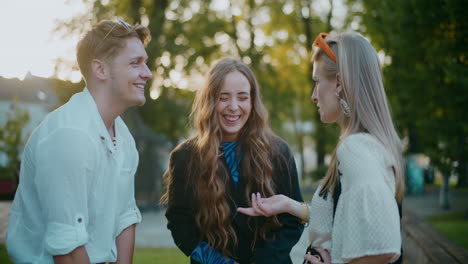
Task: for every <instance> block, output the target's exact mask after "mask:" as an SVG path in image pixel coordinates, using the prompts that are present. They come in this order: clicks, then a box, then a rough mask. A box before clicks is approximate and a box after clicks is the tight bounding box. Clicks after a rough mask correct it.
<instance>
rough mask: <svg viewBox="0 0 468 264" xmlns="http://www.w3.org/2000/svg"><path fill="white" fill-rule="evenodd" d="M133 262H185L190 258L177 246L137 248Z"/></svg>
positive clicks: (139, 263) (138, 263) (167, 263)
mask: <svg viewBox="0 0 468 264" xmlns="http://www.w3.org/2000/svg"><path fill="white" fill-rule="evenodd" d="M133 263H135V264H151V263H164V264H186V263H190V260H189V259H188V258H187V257H186V256H185V255H184V253H182V251H180V250H179V249H178V248H137V249H136V250H135V256H134V257H133Z"/></svg>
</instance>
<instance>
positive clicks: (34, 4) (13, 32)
mask: <svg viewBox="0 0 468 264" xmlns="http://www.w3.org/2000/svg"><path fill="white" fill-rule="evenodd" d="M341 2H342V1H341V0H334V3H335V4H334V5H335V9H334V17H342V16H343V6H342V3H341ZM215 3H216V4H215V6H213V7H212V8H214V9H224V8H227V6H228V5H227V3H228V1H227V0H218V1H217V2H215ZM223 3H224V5H223ZM313 8H314V9H315V10H314V12H316V13H321V15H325V14H326V13H327V12H328V10H329V8H330V7H329V4H328V1H327V0H320V1H316V2H314V4H313ZM86 11H87V10H86V8H85V5H84V4H83V1H82V0H0V25H2V34H1V35H2V38H1V42H0V76H2V77H5V78H19V79H23V78H24V77H25V75H26V74H27V73H28V72H31V74H33V75H35V76H41V77H51V76H53V75H54V72H55V65H56V60H57V59H61V60H62V61H65V63H66V64H68V65H74V63H75V60H76V59H75V47H76V43H77V42H78V40H79V37H80V36H78V35H75V36H67V37H66V38H63V37H62V36H61V34H58V33H54V28H55V27H56V24H57V21H58V20H63V19H68V18H71V17H73V16H75V15H76V14H79V13H83V12H86ZM333 22H334V21H333V20H332V24H333ZM57 75H58V77H59V78H60V79H68V80H72V81H75V82H76V81H79V80H80V79H81V75H80V74H79V72H78V71H71V69H70V67H69V68H67V69H66V70H62V71H58V73H57Z"/></svg>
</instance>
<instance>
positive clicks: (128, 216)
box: [6, 88, 141, 263]
mask: <svg viewBox="0 0 468 264" xmlns="http://www.w3.org/2000/svg"><path fill="white" fill-rule="evenodd" d="M115 132H116V138H117V140H116V146H114V144H113V143H112V140H111V138H110V136H109V133H108V131H107V129H106V127H105V125H104V122H103V120H102V118H101V116H100V114H99V112H98V108H97V106H96V103H95V102H94V99H93V97H92V96H91V94H90V93H89V91H88V89H86V88H85V89H84V91H83V92H81V93H78V94H75V95H74V96H73V97H72V98H71V99H70V101H69V102H68V103H66V104H65V105H63V106H62V107H60V108H58V109H57V110H55V111H53V112H52V113H50V114H49V115H48V116H47V117H46V118H45V120H44V121H43V122H42V123H41V124H40V125H39V127H37V128H36V130H35V131H34V132H33V133H32V135H31V137H30V138H29V141H28V143H27V145H26V147H25V150H24V153H23V158H22V163H21V172H20V184H19V186H18V190H17V192H16V196H15V199H14V201H13V205H12V207H11V211H10V215H9V218H8V227H7V235H6V243H7V244H6V245H7V250H8V253H9V255H10V257H11V258H12V260H13V261H14V262H15V263H54V261H53V257H52V256H54V255H64V254H68V253H70V252H71V251H73V250H74V249H75V248H77V247H78V246H81V245H84V246H85V248H86V251H87V253H88V255H89V258H90V260H91V263H99V262H113V261H116V259H117V247H116V237H117V236H118V235H119V234H120V233H121V232H122V231H123V230H124V229H125V228H127V227H128V226H130V225H132V224H135V223H139V222H140V221H141V214H140V212H139V210H138V208H137V206H136V203H135V197H134V196H135V195H134V174H135V171H136V168H137V164H138V153H137V150H136V147H135V141H134V139H133V137H132V135H131V134H130V132H129V131H128V128H127V126H126V125H125V123H124V122H123V121H122V119H121V118H120V117H118V118H117V119H116V120H115Z"/></svg>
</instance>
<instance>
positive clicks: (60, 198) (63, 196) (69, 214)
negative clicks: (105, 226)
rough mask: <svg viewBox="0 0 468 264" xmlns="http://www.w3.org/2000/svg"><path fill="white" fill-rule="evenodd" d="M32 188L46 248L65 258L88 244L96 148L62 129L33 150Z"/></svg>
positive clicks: (78, 133)
mask: <svg viewBox="0 0 468 264" xmlns="http://www.w3.org/2000/svg"><path fill="white" fill-rule="evenodd" d="M36 151H37V152H38V153H36V157H38V160H37V163H36V174H35V178H34V184H35V185H36V187H37V190H38V197H39V202H40V206H41V208H42V212H43V214H44V219H46V231H45V238H44V242H45V248H46V250H47V252H48V253H49V254H51V255H53V256H55V255H64V254H68V253H70V252H71V251H73V250H74V249H75V248H77V247H79V246H81V245H84V244H86V243H87V241H88V237H89V236H88V232H87V226H88V196H89V194H88V189H89V184H90V183H91V180H92V179H91V178H90V177H92V175H91V174H90V171H91V170H92V168H93V167H94V161H95V157H96V148H95V146H94V145H93V143H92V140H91V138H90V137H89V136H88V135H87V134H86V133H84V132H83V131H80V130H78V129H71V128H61V129H58V130H56V131H55V132H53V133H51V134H50V135H49V136H48V137H47V138H45V139H43V140H42V141H41V142H40V143H39V146H38V148H37V149H36Z"/></svg>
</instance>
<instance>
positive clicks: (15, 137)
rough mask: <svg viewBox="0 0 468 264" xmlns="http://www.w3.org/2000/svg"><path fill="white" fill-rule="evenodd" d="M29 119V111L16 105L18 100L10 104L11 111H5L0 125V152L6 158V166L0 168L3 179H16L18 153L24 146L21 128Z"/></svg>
mask: <svg viewBox="0 0 468 264" xmlns="http://www.w3.org/2000/svg"><path fill="white" fill-rule="evenodd" d="M28 121H29V113H28V112H27V111H26V110H23V109H22V108H21V107H20V106H18V102H17V101H14V102H13V103H12V104H11V111H10V112H8V113H7V120H6V122H5V124H4V125H3V126H2V127H0V152H3V153H5V154H6V156H7V158H8V163H7V166H6V168H5V169H4V170H2V174H5V175H1V176H2V177H1V178H3V179H8V180H11V181H16V180H17V178H16V177H17V176H18V172H19V164H20V163H19V161H20V157H19V153H20V150H21V148H22V147H24V143H25V142H24V140H23V138H24V137H23V128H24V126H25V125H26V124H27V122H28Z"/></svg>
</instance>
